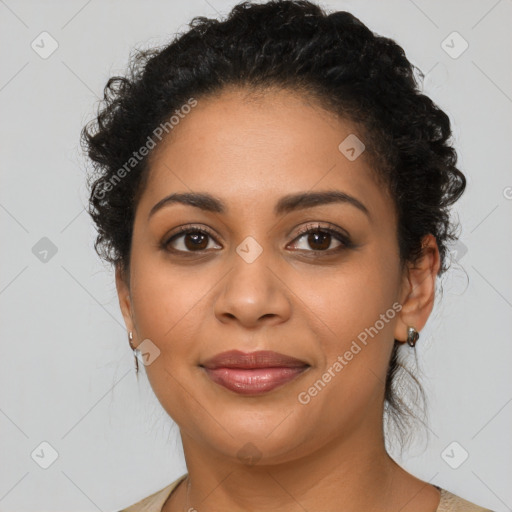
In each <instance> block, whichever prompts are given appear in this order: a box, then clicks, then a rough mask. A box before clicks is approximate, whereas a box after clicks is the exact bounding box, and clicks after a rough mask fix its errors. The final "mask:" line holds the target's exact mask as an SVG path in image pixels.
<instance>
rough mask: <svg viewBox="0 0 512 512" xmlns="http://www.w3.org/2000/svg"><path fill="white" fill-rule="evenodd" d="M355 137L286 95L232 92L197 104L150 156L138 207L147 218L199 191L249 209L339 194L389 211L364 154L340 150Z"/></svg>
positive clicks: (348, 126) (342, 123)
mask: <svg viewBox="0 0 512 512" xmlns="http://www.w3.org/2000/svg"><path fill="white" fill-rule="evenodd" d="M354 136H355V137H357V138H358V139H360V140H362V141H363V142H364V136H363V135H362V134H361V133H360V132H359V131H358V130H357V128H356V127H355V126H354V125H353V124H352V123H350V122H349V121H347V120H343V119H340V118H339V117H337V116H335V115H334V114H332V113H330V112H328V111H326V110H324V109H323V108H322V107H321V106H320V105H318V104H317V103H315V102H314V101H313V100H310V99H308V98H307V97H305V96H302V95H299V94H295V93H293V92H291V91H287V90H271V91H266V92H265V93H262V92H259V93H248V91H246V90H240V89H230V90H226V91H224V92H222V93H221V94H219V95H216V96H212V97H208V98H205V99H201V98H199V99H198V103H197V106H195V107H194V108H193V109H192V110H191V111H190V113H188V114H187V115H185V116H183V117H182V118H181V119H180V122H179V124H178V125H177V126H175V127H174V129H173V130H172V132H171V133H170V134H169V136H168V137H167V139H164V140H163V143H162V144H161V145H160V146H159V147H158V148H157V150H155V152H154V153H153V154H152V155H151V160H150V166H149V168H150V172H149V177H148V181H147V184H146V189H145V192H144V194H143V197H142V198H141V204H140V205H139V206H140V207H141V208H142V209H146V210H148V211H149V209H150V208H151V207H152V206H153V204H154V203H155V202H157V201H158V200H160V199H161V198H162V197H163V196H165V195H167V194H170V193H173V192H190V191H196V192H197V191H200V192H210V193H212V194H214V195H215V196H217V197H222V198H225V202H226V203H227V204H228V205H229V204H231V205H232V206H233V208H234V209H240V208H242V209H243V208H246V207H247V205H251V206H256V205H258V204H259V205H261V206H263V205H265V207H266V206H268V204H269V202H273V203H275V201H276V199H277V198H279V197H281V196H283V195H287V194H290V193H294V192H304V191H310V190H315V189H322V190H325V189H337V190H343V191H344V192H346V193H349V194H351V195H354V196H356V197H359V198H361V199H365V198H367V199H366V201H365V202H371V203H372V205H373V208H378V207H379V206H380V207H381V208H384V209H386V208H387V209H389V200H388V198H387V194H386V193H385V191H384V190H383V188H382V186H381V185H380V184H379V183H378V182H377V180H376V175H375V171H374V170H373V169H372V168H371V166H370V164H369V159H368V158H367V155H365V153H364V151H363V153H362V154H361V155H360V156H359V157H358V158H356V159H355V160H353V159H352V160H350V159H349V158H347V156H346V154H345V153H343V152H342V151H340V149H339V146H340V144H341V143H343V141H345V140H348V141H351V140H352V138H353V137H354ZM347 138H348V139H347Z"/></svg>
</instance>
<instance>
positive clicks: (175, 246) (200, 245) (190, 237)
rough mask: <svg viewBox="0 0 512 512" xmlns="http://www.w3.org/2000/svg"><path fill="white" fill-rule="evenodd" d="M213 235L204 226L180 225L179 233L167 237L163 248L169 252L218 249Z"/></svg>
mask: <svg viewBox="0 0 512 512" xmlns="http://www.w3.org/2000/svg"><path fill="white" fill-rule="evenodd" d="M213 242H214V238H213V235H212V234H211V233H210V232H209V231H208V230H207V229H205V228H201V229H199V228H197V227H190V226H182V227H180V228H179V233H178V234H175V235H173V236H171V237H170V238H167V239H166V240H165V241H164V242H163V244H162V245H163V248H164V249H165V250H167V251H171V252H185V253H187V252H202V251H206V250H208V249H215V248H217V249H220V248H221V247H220V246H218V245H215V244H214V243H213Z"/></svg>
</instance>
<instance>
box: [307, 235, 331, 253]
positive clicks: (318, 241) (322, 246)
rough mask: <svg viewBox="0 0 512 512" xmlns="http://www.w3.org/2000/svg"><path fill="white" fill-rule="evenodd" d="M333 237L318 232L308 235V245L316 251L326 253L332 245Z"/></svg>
mask: <svg viewBox="0 0 512 512" xmlns="http://www.w3.org/2000/svg"><path fill="white" fill-rule="evenodd" d="M331 238H332V235H331V234H330V233H325V232H320V231H317V232H316V233H310V234H309V235H308V238H307V240H308V244H309V246H310V247H311V248H312V249H314V250H315V251H324V250H326V249H329V246H330V245H331Z"/></svg>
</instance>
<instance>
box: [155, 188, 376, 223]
mask: <svg viewBox="0 0 512 512" xmlns="http://www.w3.org/2000/svg"><path fill="white" fill-rule="evenodd" d="M175 203H180V204H185V205H189V206H194V207H196V208H200V209H201V210H205V211H208V212H214V213H226V211H227V207H226V205H225V204H224V203H223V202H222V200H221V199H219V198H217V197H214V196H212V195H210V194H207V193H199V192H187V193H176V194H170V195H169V196H167V197H164V198H163V199H161V200H160V201H158V203H156V204H155V205H154V206H153V208H151V210H150V212H149V215H148V219H149V218H150V217H151V216H152V215H154V214H155V213H156V212H157V211H158V210H160V209H162V208H163V207H164V206H168V205H170V204H175ZM331 203H344V204H349V205H352V206H354V207H356V208H357V209H359V210H360V211H362V212H363V213H364V214H366V215H367V216H368V217H370V212H369V211H368V208H366V206H365V205H364V204H363V203H362V202H361V201H359V199H356V198H355V197H353V196H351V195H349V194H347V193H345V192H342V191H340V190H325V191H320V192H302V193H298V194H289V195H286V196H283V197H282V198H281V199H279V201H278V202H277V203H276V205H275V207H274V213H275V215H276V216H277V215H283V214H285V213H289V212H292V211H296V210H300V209H303V208H313V207H315V206H321V205H325V204H331Z"/></svg>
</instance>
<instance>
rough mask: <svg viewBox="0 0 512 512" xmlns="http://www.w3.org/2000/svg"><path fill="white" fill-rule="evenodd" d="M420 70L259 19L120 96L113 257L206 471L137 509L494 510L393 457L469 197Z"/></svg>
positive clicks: (163, 394) (94, 197)
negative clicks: (411, 359)
mask: <svg viewBox="0 0 512 512" xmlns="http://www.w3.org/2000/svg"><path fill="white" fill-rule="evenodd" d="M414 70H415V68H414V67H413V66H412V64H411V63H410V62H409V61H408V60H407V59H406V57H405V54H404V52H403V50H402V48H400V47H399V46H398V45H397V44H396V43H395V42H393V41H392V40H390V39H387V38H384V37H380V36H377V35H374V34H373V33H372V32H371V31H370V30H369V29H368V28H367V27H366V26H365V25H363V24H362V23H361V22H360V21H359V20H357V19H356V18H355V17H354V16H352V15H351V14H349V13H346V12H335V13H332V14H329V15H328V14H327V13H325V12H324V11H322V10H321V8H320V7H318V6H316V5H314V4H312V3H309V2H306V1H277V2H268V3H265V4H251V3H248V2H246V3H243V4H240V5H238V6H236V7H235V8H234V9H233V10H232V11H231V13H230V15H229V17H228V18H227V19H226V20H225V21H222V22H219V21H217V20H211V19H206V18H196V19H194V20H193V22H192V23H191V26H190V30H189V31H188V32H186V33H184V34H182V35H181V36H179V37H177V38H176V39H175V40H174V41H173V42H172V43H171V44H169V45H168V46H166V47H164V48H161V49H155V50H152V51H147V52H144V53H141V54H139V55H138V56H137V57H135V58H134V60H133V63H132V69H131V74H130V75H129V76H128V77H114V78H111V79H110V80H109V82H108V84H107V87H106V91H105V100H104V104H103V107H102V110H101V111H100V113H99V114H98V117H97V119H96V120H95V122H93V123H92V125H91V126H88V127H86V128H85V129H84V134H83V135H84V142H85V144H86V149H87V151H88V155H89V157H90V159H91V160H92V161H93V162H94V164H95V168H96V173H94V174H93V175H92V176H91V182H90V186H91V198H90V214H91V215H92V218H93V219H94V221H95V223H96V225H97V228H98V239H97V243H96V248H97V250H98V252H99V254H100V255H102V256H103V257H104V258H105V259H106V260H107V261H109V262H111V263H112V264H113V265H114V266H115V269H116V286H117V291H118V296H119V302H120V307H121V310H122V313H123V316H124V320H125V323H126V326H127V330H128V333H129V343H130V345H131V347H132V348H133V349H134V351H137V352H138V353H139V354H140V361H141V362H142V363H143V364H144V366H145V371H146V372H147V375H148V378H149V381H150V383H151V386H152V388H153V390H154V392H155V394H156V396H157V397H158V399H159V401H160V402H161V404H162V406H163V407H164V409H165V410H166V411H167V412H168V414H169V415H170V416H171V417H172V418H173V420H174V421H175V422H176V423H177V425H178V426H179V428H180V434H181V439H182V443H183V449H184V454H185V459H186V463H187V473H186V474H185V475H183V476H182V477H180V478H179V479H178V480H176V481H175V482H172V483H171V484H170V485H168V486H167V487H165V488H164V489H162V490H160V491H159V492H157V493H155V494H153V495H151V496H149V497H147V498H145V499H143V500H141V501H139V502H138V503H136V504H135V505H133V506H131V507H129V508H126V509H125V510H126V511H152V512H153V511H154V512H156V511H163V512H177V511H182V510H188V511H192V510H198V511H200V512H203V511H204V512H208V511H213V510H224V511H229V512H234V511H267V510H268V511H283V512H284V511H286V512H288V511H298V510H308V511H310V512H313V511H338V510H343V511H344V512H354V511H363V510H364V511H369V510H375V511H380V512H385V511H386V512H387V511H394V512H396V511H401V512H413V511H414V512H434V511H447V510H464V511H479V510H480V511H481V510H484V509H482V508H480V507H479V506H477V505H474V504H472V503H469V502H468V501H465V500H463V499H462V498H460V497H457V496H455V495H453V494H451V493H449V492H448V491H446V490H444V489H442V488H440V487H436V486H434V485H430V484H429V483H427V482H424V481H422V480H420V479H418V478H416V477H415V476H413V475H412V474H410V473H408V472H406V471H405V470H404V469H403V468H401V467H400V466H399V465H398V464H397V463H396V462H395V461H394V460H393V459H392V458H391V457H390V456H389V455H388V453H387V451H386V448H385V442H384V434H383V415H384V413H385V412H386V413H389V414H390V415H391V417H394V418H395V419H396V420H397V425H398V427H399V428H400V426H401V427H402V428H403V427H404V425H406V424H407V419H408V417H409V416H408V415H409V414H410V411H409V410H408V409H407V407H406V404H405V402H403V401H401V400H400V399H399V397H398V395H397V393H396V387H397V382H396V376H397V374H398V373H399V370H400V366H401V365H400V354H401V353H402V352H403V351H406V350H409V351H414V346H415V344H416V342H417V341H418V338H419V334H418V333H419V331H421V329H422V328H423V327H424V325H425V323H426V321H427V319H428V317H429V315H430V313H431V311H432V307H433V304H434V299H435V284H436V278H437V276H438V275H439V274H441V273H442V272H443V271H445V270H446V268H447V264H448V261H447V254H448V250H447V244H448V243H449V242H450V241H453V240H455V235H454V226H453V225H452V223H451V221H450V216H449V207H450V206H451V205H452V204H453V203H454V202H455V201H456V200H457V199H458V198H459V197H460V196H461V194H462V193H463V191H464V188H465V178H464V176H463V174H462V173H461V172H460V171H459V170H458V169H457V167H456V161H457V156H456V151H455V149H454V148H453V147H452V146H451V145H450V144H449V138H450V136H451V129H450V123H449V120H448V117H447V115H446V114H445V113H444V112H443V111H441V110H440V109H439V108H438V107H437V106H436V105H435V104H434V103H433V102H432V101H431V100H430V99H429V98H428V97H426V96H425V95H423V94H421V93H420V92H419V90H418V86H417V82H416V79H415V77H414ZM138 361H139V359H136V362H137V364H138Z"/></svg>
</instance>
